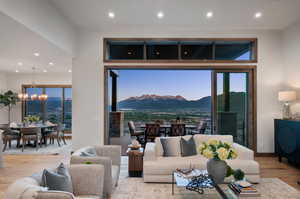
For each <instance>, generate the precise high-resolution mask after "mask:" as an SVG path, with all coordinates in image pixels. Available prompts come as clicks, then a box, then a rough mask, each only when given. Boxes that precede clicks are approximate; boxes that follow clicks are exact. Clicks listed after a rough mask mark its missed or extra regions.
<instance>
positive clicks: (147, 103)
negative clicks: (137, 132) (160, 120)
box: [118, 92, 246, 112]
mask: <svg viewBox="0 0 300 199" xmlns="http://www.w3.org/2000/svg"><path fill="white" fill-rule="evenodd" d="M245 99H246V93H245V92H230V109H231V111H237V112H244V111H245V103H246V101H245ZM222 101H223V95H218V107H219V108H218V110H221V106H222ZM118 106H119V108H120V109H134V110H150V109H152V110H153V109H156V110H168V109H169V110H170V109H172V110H177V109H178V110H182V109H197V110H198V111H203V112H210V111H211V96H206V97H202V98H200V99H198V100H187V99H185V98H184V97H182V96H180V95H176V96H170V95H166V96H160V95H154V94H153V95H148V94H147V95H141V96H137V97H129V98H127V99H125V100H122V101H120V102H119V103H118Z"/></svg>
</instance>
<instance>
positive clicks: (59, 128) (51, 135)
mask: <svg viewBox="0 0 300 199" xmlns="http://www.w3.org/2000/svg"><path fill="white" fill-rule="evenodd" d="M64 129H65V124H62V123H58V124H57V125H56V126H54V127H53V128H51V129H49V130H46V131H44V142H45V145H46V146H47V142H48V139H49V140H50V144H54V141H55V140H56V141H57V144H58V146H59V147H60V146H61V144H60V141H61V140H62V141H63V143H64V144H67V142H66V140H65V133H64Z"/></svg>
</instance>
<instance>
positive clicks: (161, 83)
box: [118, 70, 245, 101]
mask: <svg viewBox="0 0 300 199" xmlns="http://www.w3.org/2000/svg"><path fill="white" fill-rule="evenodd" d="M118 73H119V78H118V101H121V100H124V99H126V98H128V97H132V96H140V95H143V94H156V95H174V96H175V95H181V96H183V97H185V98H186V99H188V100H197V99H200V98H202V97H205V96H210V95H211V71H210V70H118ZM230 86H231V91H245V74H232V75H231V83H230ZM220 89H221V87H219V88H218V90H220Z"/></svg>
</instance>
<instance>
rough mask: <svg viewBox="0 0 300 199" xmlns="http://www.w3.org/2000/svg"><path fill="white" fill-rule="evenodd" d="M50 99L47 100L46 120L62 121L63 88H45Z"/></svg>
mask: <svg viewBox="0 0 300 199" xmlns="http://www.w3.org/2000/svg"><path fill="white" fill-rule="evenodd" d="M45 93H46V94H47V95H48V100H47V101H46V102H45V103H46V106H45V109H46V110H45V116H46V118H45V120H46V121H47V120H48V121H50V122H52V123H56V124H57V123H61V122H62V97H63V96H62V95H63V92H62V88H45Z"/></svg>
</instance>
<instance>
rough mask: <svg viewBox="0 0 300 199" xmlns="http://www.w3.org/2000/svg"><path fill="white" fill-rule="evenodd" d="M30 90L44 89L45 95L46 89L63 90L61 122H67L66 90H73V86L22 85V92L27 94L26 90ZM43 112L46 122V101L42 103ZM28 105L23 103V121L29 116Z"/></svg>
mask: <svg viewBox="0 0 300 199" xmlns="http://www.w3.org/2000/svg"><path fill="white" fill-rule="evenodd" d="M28 88H41V89H42V93H43V94H45V93H46V89H47V88H61V89H62V95H61V108H62V114H61V118H60V121H61V122H62V123H64V121H65V104H64V102H65V89H66V88H72V86H71V85H52V84H51V85H44V84H38V85H32V84H26V85H25V84H24V85H22V92H23V93H25V92H26V89H28ZM41 110H42V115H43V116H42V119H43V120H44V119H45V118H46V103H45V102H44V101H42V102H41ZM26 113H27V103H26V101H22V121H23V120H24V117H25V116H26V115H27V114H26ZM66 132H69V133H71V129H70V130H66Z"/></svg>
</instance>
